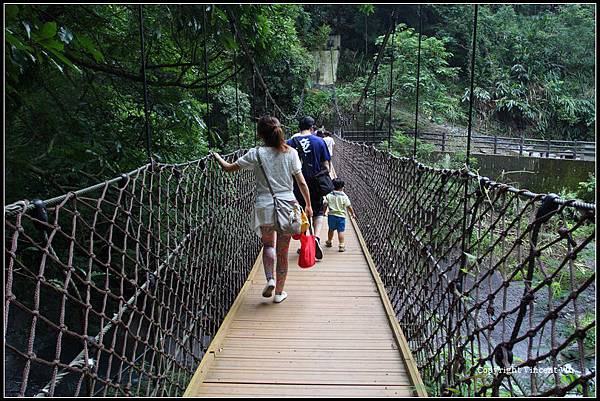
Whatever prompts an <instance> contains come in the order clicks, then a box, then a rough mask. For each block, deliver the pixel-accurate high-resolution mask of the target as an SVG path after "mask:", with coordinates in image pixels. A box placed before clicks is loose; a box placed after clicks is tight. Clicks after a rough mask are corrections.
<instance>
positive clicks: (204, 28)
mask: <svg viewBox="0 0 600 401" xmlns="http://www.w3.org/2000/svg"><path fill="white" fill-rule="evenodd" d="M202 25H203V26H202V29H203V30H204V77H205V79H204V97H205V102H206V113H207V114H206V123H207V124H206V134H207V137H208V143H209V146H212V145H214V144H212V140H211V135H210V126H211V121H210V120H211V118H210V117H211V111H210V104H209V99H208V58H207V54H208V48H207V42H208V35H207V32H208V30H207V27H206V25H207V24H206V5H203V7H202Z"/></svg>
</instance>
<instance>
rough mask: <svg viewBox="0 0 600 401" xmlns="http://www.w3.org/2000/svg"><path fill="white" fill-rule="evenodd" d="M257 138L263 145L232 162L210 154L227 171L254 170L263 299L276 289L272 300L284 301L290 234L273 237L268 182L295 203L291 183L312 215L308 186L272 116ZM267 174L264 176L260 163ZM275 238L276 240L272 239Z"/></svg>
mask: <svg viewBox="0 0 600 401" xmlns="http://www.w3.org/2000/svg"><path fill="white" fill-rule="evenodd" d="M257 133H258V136H259V137H260V138H261V139H262V140H263V142H264V146H257V147H256V148H253V149H250V150H249V151H248V152H247V153H246V154H245V155H243V156H242V157H240V158H239V159H237V160H236V161H235V162H234V163H228V162H227V161H225V160H224V159H223V158H222V157H221V156H220V155H219V154H218V153H213V155H214V157H215V159H216V160H217V161H218V162H219V164H220V166H221V168H222V169H223V170H225V171H227V172H234V171H237V170H251V169H253V170H254V173H255V175H256V203H255V206H254V217H253V223H252V226H253V228H254V230H255V232H256V233H257V235H258V236H259V237H261V241H262V244H263V246H264V249H263V265H264V268H265V278H266V279H267V285H266V286H265V288H264V290H263V293H262V295H263V297H265V298H270V297H271V295H272V294H273V290H275V298H274V299H273V301H274V302H275V303H279V302H281V301H283V300H284V299H286V298H287V293H286V292H285V291H283V287H284V285H285V279H286V276H287V271H288V249H289V246H290V239H291V234H284V233H282V232H277V235H275V232H276V229H275V218H274V215H275V206H274V203H273V195H271V191H270V190H269V184H268V183H267V181H266V180H269V183H270V184H271V187H272V189H273V192H274V194H275V195H276V196H277V197H278V198H279V199H283V200H289V201H293V200H296V196H295V195H294V191H293V189H294V184H296V185H297V187H298V188H299V192H300V193H301V197H302V200H303V201H304V205H305V206H304V210H305V212H306V214H307V216H309V218H310V217H311V216H312V215H313V210H312V202H311V197H310V193H309V189H308V185H307V184H306V181H305V180H304V176H303V175H302V164H301V162H300V159H299V157H298V152H297V151H296V149H294V148H292V147H290V146H288V145H287V144H286V143H285V139H284V134H283V129H282V128H281V124H280V123H279V120H278V119H277V118H275V117H269V116H265V117H262V118H261V119H260V120H259V121H258V125H257ZM261 163H262V167H263V169H264V172H265V174H266V176H265V174H263V173H262V171H263V169H261V167H260V164H261ZM275 236H276V237H277V240H275ZM275 241H276V247H275ZM275 261H277V281H275V280H274V279H273V266H274V264H275Z"/></svg>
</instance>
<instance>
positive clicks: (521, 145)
mask: <svg viewBox="0 0 600 401" xmlns="http://www.w3.org/2000/svg"><path fill="white" fill-rule="evenodd" d="M524 141H525V140H524V138H523V135H521V139H520V141H519V156H523V143H524Z"/></svg>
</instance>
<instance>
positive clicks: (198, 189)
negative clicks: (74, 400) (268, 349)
mask: <svg viewBox="0 0 600 401" xmlns="http://www.w3.org/2000/svg"><path fill="white" fill-rule="evenodd" d="M242 153H243V151H237V152H235V153H233V154H230V155H228V156H227V159H228V160H235V158H237V157H239V156H240V155H241V154H242ZM243 175H244V176H246V177H241V178H242V181H240V182H237V180H236V182H235V183H233V182H231V183H228V184H227V185H226V187H223V184H224V183H225V182H227V180H228V178H227V177H225V176H224V173H222V172H221V170H220V169H219V168H218V167H217V166H216V163H214V162H213V161H212V160H211V157H208V156H207V157H203V158H201V159H198V160H196V161H192V162H188V163H182V164H158V163H155V164H152V163H149V164H147V165H145V166H144V167H141V168H139V169H137V170H134V171H133V172H131V173H129V174H123V175H122V176H120V177H118V178H115V179H112V180H108V181H105V182H104V183H101V184H97V185H94V186H91V187H89V188H85V189H82V190H79V191H76V192H70V193H68V194H66V195H64V196H61V197H56V198H53V199H51V200H48V201H47V202H46V203H45V204H44V203H43V202H41V201H40V202H41V204H40V203H36V205H35V207H38V206H39V207H41V208H43V209H44V214H39V213H29V212H30V211H31V209H32V208H33V207H34V205H33V204H31V203H30V202H28V201H21V202H16V203H14V204H12V205H8V206H7V207H5V221H6V226H5V227H6V233H7V242H6V243H5V246H6V253H7V257H8V263H7V271H6V277H7V287H6V294H7V298H6V303H5V341H6V344H5V346H6V348H5V349H6V350H7V352H9V350H10V352H11V355H15V357H17V358H19V359H21V360H22V361H23V363H24V364H25V365H24V371H23V375H22V379H21V383H22V384H21V388H20V390H15V391H17V392H18V394H20V395H34V394H39V395H50V396H52V395H56V391H58V390H57V389H60V388H62V390H60V391H61V394H62V392H64V389H65V387H64V386H63V385H62V382H64V381H65V380H67V379H68V381H69V383H71V382H72V380H73V379H74V376H73V378H71V377H72V376H71V375H75V376H79V378H80V380H81V379H83V377H88V378H89V379H90V380H91V381H90V382H89V383H88V384H85V385H83V390H82V384H81V381H80V384H79V386H78V389H76V390H75V393H76V394H78V393H80V392H81V391H83V392H84V393H89V395H92V394H94V393H98V392H99V391H103V392H104V395H106V394H107V393H106V392H107V391H108V390H109V389H110V391H111V392H112V393H114V392H117V393H123V394H128V393H129V391H131V388H127V386H125V387H122V386H123V385H124V384H126V382H127V381H128V379H127V377H121V375H122V374H124V372H126V371H127V370H133V371H135V374H134V373H133V372H131V371H130V373H129V380H131V377H132V376H131V375H132V374H134V375H135V376H136V377H138V378H139V380H140V383H141V380H142V379H144V380H146V379H147V380H149V381H152V382H154V383H155V384H156V386H155V387H154V388H153V391H152V393H158V394H159V395H168V394H171V395H173V394H181V393H182V392H183V390H184V389H185V387H186V386H187V382H185V377H187V376H186V375H189V376H190V377H191V374H192V373H193V369H194V368H195V366H196V365H197V362H199V360H200V359H201V356H202V350H203V349H206V347H207V346H208V343H207V341H205V340H204V337H206V336H210V335H214V333H215V332H216V329H217V328H218V325H219V322H220V319H222V318H223V317H224V314H225V313H226V312H227V307H228V305H230V304H231V303H232V302H233V299H234V298H235V296H236V295H237V292H236V289H239V288H238V287H240V286H241V284H242V283H243V281H244V280H245V274H246V273H247V271H248V267H249V266H251V264H252V259H253V258H255V257H256V255H257V254H258V250H259V242H258V240H257V238H256V236H255V235H253V233H252V232H251V231H250V230H249V229H248V228H247V227H246V226H247V221H246V219H247V216H248V214H249V213H250V212H251V209H252V207H253V203H254V191H253V184H252V183H253V177H252V173H243ZM213 202H216V203H213ZM52 205H55V207H51V206H52ZM46 206H47V208H46ZM69 220H71V221H72V222H69ZM236 220H237V222H235V221H236ZM52 221H54V223H52ZM234 222H235V223H234ZM231 224H233V225H234V226H235V227H239V228H238V229H235V230H231V227H229V225H231ZM70 226H72V228H69V227H70ZM61 227H62V228H61ZM136 227H137V228H136ZM161 227H162V229H161ZM209 227H210V228H211V231H210V236H207V235H208V234H207V233H208V231H207V230H208V229H209ZM136 231H137V233H136ZM152 231H155V232H152ZM36 233H37V234H36ZM87 233H89V234H87ZM231 236H233V237H234V238H229V239H227V237H231ZM36 237H38V238H36ZM40 237H41V238H40ZM115 237H123V238H124V240H123V241H121V240H115ZM65 241H66V243H65ZM98 241H99V242H98ZM119 241H121V242H122V244H121V245H117V242H119ZM199 241H200V244H199ZM202 242H205V245H204V250H198V246H199V245H200V247H202V245H201V243H202ZM69 243H70V244H71V245H70V246H69ZM233 244H236V245H235V246H234V245H233ZM65 245H67V246H66V248H68V249H66V248H65ZM86 247H87V249H88V250H86ZM132 247H133V248H132ZM94 249H96V250H95V251H94ZM127 249H134V250H135V252H134V253H135V256H131V255H128V254H127ZM206 249H211V251H210V256H209V254H207V253H206ZM24 252H25V253H24ZM27 252H29V253H27ZM31 252H33V254H32V253H31ZM65 252H67V253H66V254H65ZM192 252H196V253H198V252H200V253H199V255H200V259H197V258H193V259H191V253H192ZM38 254H39V255H41V256H42V257H41V259H40V258H39V257H37V256H36V255H38ZM111 254H112V255H113V259H114V261H113V262H111V257H110V255H111ZM188 254H189V255H190V256H186V255H188ZM102 255H108V262H106V263H104V262H102V261H103V260H105V258H106V256H102ZM120 255H122V256H120ZM99 258H101V259H99ZM119 259H121V261H120V262H119V261H118V260H119ZM101 260H102V261H101ZM202 260H204V262H201V261H202ZM76 261H78V262H76ZM197 263H201V265H200V266H199V267H198V268H200V267H201V269H200V270H195V269H194V268H193V266H194V265H195V264H197ZM36 264H37V265H39V269H40V271H39V273H35V272H34V271H33V270H32V269H31V268H32V267H33V268H34V269H35V265H36ZM86 264H87V265H88V268H87V273H86V269H85V268H84V266H85V265H86ZM153 265H154V266H153ZM217 266H218V267H217ZM78 269H81V271H79V270H78ZM61 272H62V273H61ZM102 272H104V273H102ZM100 273H102V275H103V277H104V276H105V277H106V278H107V280H108V277H111V279H110V281H111V283H108V282H106V283H105V284H104V285H102V284H101V283H100V282H97V280H95V279H90V275H92V277H93V276H94V275H96V274H100ZM109 273H110V275H109ZM61 276H62V277H63V278H61ZM86 277H87V278H86ZM119 277H120V280H121V283H125V284H126V285H125V287H132V286H133V288H132V290H133V292H132V293H130V294H129V295H127V294H126V292H121V291H123V289H121V290H119V289H118V285H117V288H114V285H115V284H117V283H118V282H119ZM168 277H178V281H177V282H178V284H177V285H176V287H177V288H183V287H182V286H184V287H185V286H190V285H192V283H194V282H195V283H197V284H193V285H192V287H189V288H190V291H191V290H192V288H195V287H197V288H198V290H194V291H200V288H205V289H206V291H202V292H200V293H199V296H196V297H193V298H189V296H190V294H191V292H190V293H189V294H188V295H185V294H182V296H184V295H185V297H184V298H180V299H179V300H178V299H177V298H172V296H171V295H169V296H167V294H170V293H172V294H173V296H176V294H177V292H178V291H181V290H175V289H169V288H171V285H173V284H169V282H171V283H173V282H172V281H169V280H172V279H168ZM194 277H195V278H194ZM202 277H204V278H202ZM113 280H115V281H116V282H112V281H113ZM131 280H134V281H133V282H131ZM165 280H166V281H165ZM198 280H200V281H198ZM136 283H139V284H136ZM15 285H17V287H15ZM121 285H123V284H121ZM103 287H104V288H105V289H104V290H102V288H103ZM24 288H30V289H31V290H24ZM23 291H24V292H23ZM165 291H166V292H165ZM186 291H187V290H186ZM194 291H192V292H194ZM86 293H87V297H85V296H84V295H85V294H86ZM31 294H33V298H34V302H33V304H31V302H30V301H29V300H28V298H29V299H30V298H31V297H32V295H31ZM51 294H56V295H57V297H56V298H57V300H58V302H59V305H56V306H57V308H58V310H59V311H61V310H62V313H61V316H62V317H60V321H57V320H58V318H57V317H55V316H54V315H53V314H52V311H46V310H45V309H44V307H42V305H41V304H40V299H43V300H44V304H53V301H50V299H51V298H49V297H51ZM94 294H105V295H104V296H101V297H100V298H98V297H97V296H96V295H94ZM111 294H112V295H111ZM118 294H122V295H121V298H120V299H121V302H120V303H118V304H117V303H115V300H114V297H115V295H118ZM161 294H163V295H161ZM82 297H83V298H82ZM90 297H91V298H90ZM102 297H104V301H102ZM169 297H171V298H169ZM84 298H87V299H88V301H87V303H86V301H85V299H84ZM60 299H63V301H62V304H63V306H62V307H61V306H60V303H61V301H60ZM216 299H218V302H216V303H215V300H216ZM35 300H37V301H35ZM107 301H108V305H110V308H108V309H107V307H108V305H107ZM142 301H143V304H144V305H146V303H147V302H148V303H151V304H152V305H154V306H152V308H151V309H148V310H147V311H146V312H144V308H146V307H145V306H142ZM103 303H104V306H102V305H103ZM190 303H195V304H196V306H192V304H190ZM186 304H187V306H186ZM77 305H79V306H77ZM88 305H89V307H88ZM160 305H163V306H160ZM10 306H13V308H10ZM15 306H16V310H17V312H15V308H14V307H15ZM67 306H68V308H69V310H78V309H79V310H81V311H82V313H83V312H85V311H86V310H88V312H86V313H89V316H88V318H86V319H88V320H89V321H90V323H89V324H91V323H92V321H94V325H97V327H98V332H97V333H90V331H88V327H89V328H90V329H91V327H90V326H88V323H86V324H85V325H83V329H80V328H78V326H80V324H78V323H76V322H73V321H72V319H73V316H71V314H69V315H66V314H65V307H67ZM164 307H167V308H168V309H165V310H163V312H161V316H162V317H160V318H158V317H156V318H157V319H158V320H156V321H153V323H150V326H153V327H151V330H150V328H148V327H146V328H142V326H141V325H139V326H138V328H137V329H136V328H135V327H133V326H136V325H137V323H136V322H137V321H138V320H139V319H153V318H152V316H153V313H154V314H155V313H157V312H158V311H159V310H160V309H161V308H164ZM88 308H91V309H88ZM156 308H158V309H156ZM11 310H12V313H11ZM151 310H154V312H152V313H151V312H150V311H151ZM136 311H137V312H136ZM177 311H178V312H177ZM186 311H187V312H186ZM192 311H194V312H192ZM198 311H200V313H198ZM15 313H17V315H14V314H15ZM146 313H149V314H148V315H146ZM174 313H176V314H174ZM20 314H25V315H27V316H32V317H33V323H32V331H31V333H30V336H29V341H28V342H29V346H27V345H26V344H25V348H26V349H25V350H24V351H21V346H20V345H19V342H15V341H16V340H15V338H14V329H9V331H8V332H7V331H6V330H7V328H9V326H10V327H17V326H20V325H23V324H26V321H27V319H24V321H22V322H17V321H15V316H20ZM140 314H141V315H140ZM75 315H77V313H76V314H75ZM168 315H170V316H171V317H169V318H168V319H166V318H167V316H168ZM177 315H180V316H177ZM100 316H102V319H103V323H101V322H100V321H98V319H99V318H100ZM127 316H129V317H127ZM143 316H146V317H145V318H144V317H143ZM92 318H93V319H92ZM55 319H57V320H55ZM165 319H166V320H165ZM22 320H23V319H22ZM127 320H128V321H129V323H127ZM132 320H133V322H134V325H133V326H131V322H132ZM30 321H31V320H30ZM35 322H37V325H38V326H39V325H40V324H42V325H43V327H46V329H45V330H43V332H37V337H38V340H37V341H35V340H34V339H35V337H36V330H35V326H36V324H35ZM161 322H162V323H161ZM168 322H170V323H168ZM178 322H181V323H178ZM139 323H140V324H141V321H140V322H139ZM167 323H168V324H167ZM144 325H145V324H144ZM130 326H131V327H130ZM161 326H164V327H162V328H161ZM128 327H130V328H129V329H128ZM79 330H83V332H81V331H79ZM140 330H141V332H140ZM136 331H137V334H136ZM111 333H112V334H111ZM118 333H120V334H118ZM159 333H162V334H160V335H159ZM178 333H180V334H178ZM57 335H58V337H57ZM109 335H112V337H113V341H114V338H116V337H119V338H122V337H123V335H124V336H125V337H128V338H130V340H131V341H130V342H132V343H133V345H135V347H134V348H133V349H134V350H135V349H136V348H138V346H139V347H141V348H143V349H144V352H143V353H142V354H141V355H138V356H135V351H133V352H134V357H132V358H131V359H128V356H129V355H131V350H132V348H131V347H129V348H127V347H125V346H123V351H120V350H117V349H116V348H115V347H114V345H113V346H112V347H111V346H110V338H109ZM61 336H62V337H64V338H65V339H68V341H70V344H71V345H70V347H73V346H75V344H79V345H78V347H81V348H79V350H81V351H80V353H79V354H78V355H77V356H75V357H74V358H73V359H69V360H68V361H63V359H64V358H65V357H66V355H65V356H63V357H57V358H53V357H50V356H49V355H46V356H44V355H45V354H44V352H41V350H40V349H38V348H39V347H38V346H37V345H34V344H38V342H40V341H42V343H43V341H48V340H47V339H46V340H43V339H44V338H48V337H50V338H54V339H56V341H57V352H58V354H57V355H60V354H61V352H60V349H61V346H60V344H61V343H62V341H63V340H61ZM140 336H141V337H140ZM157 336H158V337H157ZM40 337H41V338H42V339H40ZM159 337H161V338H162V340H161V339H159ZM132 338H133V339H132ZM144 338H145V339H144ZM152 338H154V340H152ZM50 341H52V340H50ZM73 341H74V342H75V343H73ZM107 341H108V342H107ZM142 344H145V345H142ZM153 344H154V345H153ZM169 344H171V345H169ZM186 344H189V345H186ZM63 346H64V344H63ZM157 347H158V348H157ZM160 347H167V348H168V349H163V350H162V351H161V348H160ZM36 349H37V350H36ZM75 349H77V348H75ZM34 350H36V351H34ZM40 352H41V353H40ZM69 352H71V351H69ZM147 353H149V354H148V355H146V354H147ZM71 355H72V354H71ZM157 356H159V359H160V360H161V361H162V362H160V363H159V364H158V365H157V364H156V363H157V362H156V361H155V360H156V358H157ZM53 359H55V360H54V362H52V361H53ZM113 359H116V360H117V361H120V362H118V363H119V364H120V367H118V366H117V368H115V367H114V366H113V371H112V372H111V369H110V366H111V362H110V361H111V360H113ZM140 359H142V361H141V362H140ZM194 360H195V361H196V363H194V362H192V361H194ZM186 361H187V362H186ZM140 363H141V365H140ZM32 364H33V365H35V366H37V367H36V370H40V368H41V367H43V369H41V370H40V371H43V370H44V369H46V370H48V373H49V379H48V380H47V381H46V382H44V383H39V382H38V381H37V380H36V382H35V383H33V384H31V383H30V384H28V377H29V376H30V375H29V372H30V370H31V368H32ZM107 364H108V365H107ZM145 364H150V366H149V367H145ZM113 365H114V363H113ZM142 365H144V366H142ZM13 369H14V368H13ZM98 369H100V370H98ZM115 369H116V371H118V378H116V377H115ZM52 372H53V373H52ZM186 372H187V373H186ZM12 374H13V375H14V374H15V372H14V370H13V373H12ZM90 374H91V375H93V376H89V375H90ZM103 375H104V378H103ZM161 375H162V376H161ZM123 380H124V381H123ZM182 380H183V381H182ZM94 383H95V384H94ZM119 383H121V384H119ZM94 387H95V390H94ZM98 387H100V388H98ZM167 387H168V388H167ZM32 392H34V393H32ZM133 392H134V393H136V394H141V393H140V388H139V386H138V388H137V390H136V389H135V386H134V390H133ZM147 395H148V394H147Z"/></svg>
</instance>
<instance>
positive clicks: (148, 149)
mask: <svg viewBox="0 0 600 401" xmlns="http://www.w3.org/2000/svg"><path fill="white" fill-rule="evenodd" d="M142 7H143V5H142V4H140V6H139V8H138V14H139V21H140V47H141V53H142V76H143V82H144V126H145V129H146V152H147V153H148V160H151V159H152V149H151V134H150V117H149V113H148V81H147V80H146V48H145V43H144V14H143V10H142Z"/></svg>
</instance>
